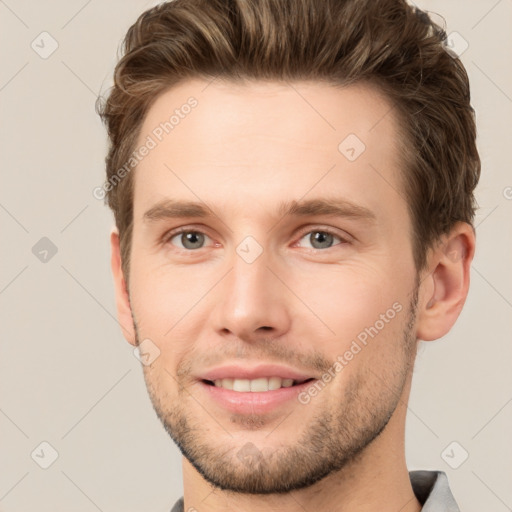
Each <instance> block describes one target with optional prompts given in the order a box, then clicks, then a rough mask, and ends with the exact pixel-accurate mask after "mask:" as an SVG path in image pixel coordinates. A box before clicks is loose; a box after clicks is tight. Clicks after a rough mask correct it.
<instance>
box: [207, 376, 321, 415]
mask: <svg viewBox="0 0 512 512" xmlns="http://www.w3.org/2000/svg"><path fill="white" fill-rule="evenodd" d="M315 382H316V380H310V381H307V382H303V383H302V384H297V385H296V386H290V387H289V388H279V389H274V390H272V391H255V392H253V391H246V392H244V391H233V390H231V389H224V388H221V387H217V386H213V385H211V384H207V383H206V382H203V381H200V382H199V384H200V385H201V386H202V387H203V388H204V389H205V391H206V392H207V393H209V396H210V397H211V398H212V399H213V400H214V401H215V402H217V403H218V404H219V405H220V406H222V407H223V408H224V409H227V410H229V411H231V412H235V413H239V414H264V413H267V412H270V411H272V410H273V409H275V408H276V407H278V406H280V405H283V404H285V403H287V402H290V401H292V400H295V401H297V402H299V400H298V398H297V396H298V395H299V393H301V392H302V391H304V390H306V389H307V388H308V387H309V386H311V385H312V384H314V383H315Z"/></svg>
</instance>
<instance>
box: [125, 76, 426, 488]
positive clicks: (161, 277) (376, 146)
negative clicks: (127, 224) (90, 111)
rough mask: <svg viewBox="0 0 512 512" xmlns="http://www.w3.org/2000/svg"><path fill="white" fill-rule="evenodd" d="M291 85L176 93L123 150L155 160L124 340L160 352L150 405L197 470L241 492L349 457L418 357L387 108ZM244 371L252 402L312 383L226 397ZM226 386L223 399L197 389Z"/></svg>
mask: <svg viewBox="0 0 512 512" xmlns="http://www.w3.org/2000/svg"><path fill="white" fill-rule="evenodd" d="M292 85H293V87H292V86H291V85H286V84H277V83H261V82H259V83H253V84H251V85H244V86H242V85H234V84H232V83H220V82H213V83H211V84H210V85H208V86H207V82H203V81H199V80H197V81H196V80H194V81H188V82H185V83H183V84H181V85H179V86H177V87H175V88H173V89H171V90H169V91H168V92H166V93H164V94H163V95H161V96H160V97H159V98H158V99H157V100H156V102H155V103H154V104H153V105H152V108H151V109H150V111H149V113H148V115H147V117H146V118H145V120H144V123H143V126H142V130H141V133H140V136H139V141H138V145H137V147H139V146H141V145H143V144H147V145H148V146H151V148H150V150H149V151H148V154H147V156H145V157H144V158H143V159H142V161H141V162H140V164H139V165H138V168H137V170H136V174H135V176H134V178H135V183H134V185H135V193H134V227H133V241H132V242H133V243H132V253H131V270H130V287H129V292H130V303H131V307H132V315H133V319H134V321H135V323H136V327H137V342H138V343H141V342H142V341H143V340H146V341H144V344H143V347H144V346H145V347H146V348H148V352H149V353H150V354H151V353H153V354H157V353H158V350H159V351H160V354H159V356H158V357H157V358H156V359H154V361H153V362H152V363H151V365H147V366H144V375H145V379H146V383H147V386H148V390H149V394H150V397H151V400H152V402H153V405H154V408H155V410H156V412H157V414H158V416H159V418H160V419H161V421H162V422H163V424H164V426H165V428H166V429H167V431H168V432H169V434H170V435H171V437H172V438H173V439H174V441H175V442H176V443H177V444H178V446H179V447H180V448H181V450H182V451H183V453H184V454H185V456H186V457H187V459H188V460H189V461H190V462H191V463H192V464H193V465H194V467H195V468H196V469H197V470H198V471H199V473H200V474H201V475H202V476H203V477H204V478H205V479H206V480H208V481H209V482H211V483H213V484H215V485H218V486H220V487H223V488H226V489H231V490H235V491H241V492H252V493H271V492H285V491H287V490H292V489H297V488H301V487H305V486H308V485H311V484H312V483H314V482H315V481H317V480H318V479H320V478H322V477H324V476H326V475H328V474H329V473H331V472H333V471H335V470H338V469H340V468H342V467H343V466H344V465H345V464H346V463H347V462H349V461H351V460H354V458H355V456H356V455H358V454H360V453H362V450H364V448H365V447H366V446H367V445H368V444H369V443H370V442H371V441H372V440H373V439H375V438H376V436H377V435H378V434H379V433H380V432H381V431H382V430H383V429H384V428H385V427H386V425H387V423H388V421H389V419H390V417H391V416H392V415H393V413H394V412H395V410H396V407H397V404H398V403H399V400H400V398H404V396H405V395H406V394H407V381H408V376H409V375H410V370H411V365H412V362H413V359H414V355H415V349H416V336H415V317H414V313H415V299H416V296H417V295H416V292H417V287H416V284H417V281H416V279H417V273H416V271H415V267H414V261H413V256H412V246H411V221H410V218H409V215H408V211H407V205H406V202H405V200H404V195H403V193H402V188H401V185H400V179H399V173H400V172H401V161H400V154H399V152H398V149H397V144H396V142H397V137H398V134H397V128H396V124H395V122H396V121H395V118H394V116H393V114H392V112H391V111H390V105H389V104H388V103H387V102H386V101H385V100H384V99H383V98H382V96H380V95H379V94H378V93H377V92H376V91H375V90H373V89H371V88H369V87H365V86H351V87H348V88H345V89H336V88H334V87H330V86H328V85H325V84H319V83H308V84H306V83H300V84H299V83H295V84H292ZM191 96H193V97H194V98H195V99H196V100H197V104H196V105H195V106H194V107H192V108H182V106H183V105H184V104H186V103H187V99H188V98H190V97H191ZM176 109H178V110H179V112H178V113H175V110H176ZM173 114H175V115H176V117H175V118H174V120H173V121H172V122H173V127H172V129H169V125H167V129H168V131H169V133H166V132H165V130H163V128H162V126H161V125H160V123H165V122H166V121H169V118H170V117H171V116H172V115H173ZM178 117H179V121H177V118H178ZM158 127H160V129H158ZM148 137H149V139H148ZM150 139H151V140H152V141H153V142H154V143H155V144H152V143H151V142H148V141H149V140H150ZM159 139H161V140H159ZM363 144H364V146H365V147H364V146H363ZM153 146H155V147H153ZM166 201H167V204H165V202H166ZM177 202H180V204H179V205H178V203H177ZM184 202H193V203H197V206H198V207H200V208H202V209H203V210H204V213H205V214H203V215H200V211H199V209H200V208H191V207H188V208H184V207H183V206H184V205H183V203H184ZM322 202H327V203H328V204H329V205H331V206H332V205H336V206H337V207H338V208H339V210H338V211H337V213H336V212H334V211H333V210H331V209H326V208H325V205H324V206H322V205H323V203H322ZM171 203H173V204H174V209H167V210H166V209H165V206H167V207H168V206H171ZM157 206H158V207H157ZM178 206H179V207H178ZM292 206H296V207H297V206H298V207H299V208H295V209H294V211H292V212H290V213H287V211H288V209H289V208H290V207H292ZM302 206H304V207H302ZM179 230H184V233H179V232H178V231H179ZM148 340H150V341H148ZM155 346H156V347H157V348H158V350H157V349H156V347H155ZM150 357H151V356H150ZM228 365H229V366H231V368H229V369H222V367H224V366H228ZM264 365H277V366H276V367H274V368H266V369H265V368H263V366H264ZM252 370H261V371H260V372H259V373H258V372H257V371H256V372H255V373H254V372H253V373H252V374H251V373H250V372H251V371H252ZM244 371H245V372H246V373H244ZM212 372H216V373H212ZM247 372H248V373H247ZM251 375H252V376H256V377H258V380H257V381H253V382H252V385H253V389H256V390H259V389H265V388H264V387H263V388H260V387H258V386H267V382H268V381H267V380H266V379H264V377H268V378H270V377H279V376H280V375H281V376H283V377H287V376H288V378H290V376H292V377H295V379H294V380H295V381H302V380H305V379H315V380H311V381H309V382H306V383H304V384H300V385H297V384H295V385H293V386H292V387H284V388H281V389H275V390H270V391H239V390H244V389H247V388H246V387H245V386H251V382H250V383H249V384H247V379H242V377H247V376H251ZM233 377H239V378H237V379H236V380H235V381H234V382H230V380H229V379H230V378H233ZM329 377H330V378H329ZM222 378H225V379H228V380H226V381H222V382H223V383H224V384H225V385H226V386H227V387H230V386H234V387H235V389H234V390H229V389H224V388H221V387H216V386H212V384H211V383H209V382H206V381H207V380H210V381H213V380H221V379H222ZM217 384H218V383H217ZM280 384H281V385H282V381H280V380H279V379H275V378H274V379H270V385H271V387H272V386H279V385H280ZM284 384H285V385H288V384H289V381H284ZM397 410H398V409H397Z"/></svg>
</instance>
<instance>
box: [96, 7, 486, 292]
mask: <svg viewBox="0 0 512 512" xmlns="http://www.w3.org/2000/svg"><path fill="white" fill-rule="evenodd" d="M445 41H446V33H445V32H444V30H443V29H442V28H441V27H440V26H438V25H437V24H435V23H434V22H433V21H432V20H431V19H430V18H429V16H428V15H427V14H426V13H424V12H423V11H421V10H419V9H417V8H412V7H410V6H409V5H408V4H407V3H406V1H405V0H173V1H170V2H167V3H163V4H160V5H158V6H156V7H154V8H151V9H149V10H148V11H146V12H144V13H143V14H141V16H140V17H139V18H138V20H137V21H136V22H135V23H134V24H133V25H132V26H131V27H130V29H129V30H128V33H127V34H126V38H125V40H124V46H123V49H124V55H123V56H122V58H121V59H120V61H119V62H118V64H117V66H116V69H115V75H114V86H113V87H112V89H111V91H110V93H109V95H108V98H107V99H106V100H102V99H101V98H99V101H98V104H97V108H98V112H99V114H100V115H101V117H102V119H103V121H104V122H105V124H106V126H107V130H108V135H109V139H110V148H109V152H108V155H107V158H106V170H107V183H110V184H111V186H110V187H107V188H106V192H107V194H106V202H107V204H108V205H109V206H110V208H111V209H112V210H113V212H114V216H115V222H116V225H117V227H118V229H119V234H120V245H121V258H122V265H123V272H124V276H125V280H126V282H128V278H129V260H130V249H131V238H132V230H133V178H134V177H133V173H128V174H127V175H126V177H124V178H123V179H122V180H118V182H115V181H114V178H116V177H118V176H116V172H117V171H118V170H119V169H120V168H122V167H123V166H124V165H125V163H126V162H127V160H128V159H129V157H130V154H131V153H132V152H133V151H134V148H135V144H136V140H137V137H138V135H139V132H140V128H141V125H142V123H143V120H144V117H145V115H146V113H147V112H148V110H149V108H150V106H151V105H152V103H153V102H154V101H155V99H156V97H157V96H158V95H159V94H161V93H162V92H164V91H165V90H168V89H169V88H170V87H172V86H173V85H176V84H177V83H178V82H181V81H183V80H186V79H190V78H205V79H213V78H215V77H220V78H221V79H226V80H233V81H241V80H245V79H255V80H281V81H299V80H316V81H322V82H325V83H329V84H333V85H341V86H343V85H350V84H353V83H356V82H367V83H371V84H374V85H376V86H377V87H379V89H380V90H381V91H383V92H384V93H385V94H386V96H387V98H388V99H389V100H390V101H391V104H392V105H393V106H394V107H395V109H396V112H397V114H398V116H399V117H398V118H399V119H400V125H401V132H402V133H401V134H399V135H398V136H399V137H400V144H401V147H402V149H403V151H402V152H403V162H404V169H403V170H402V176H403V192H404V193H405V197H406V198H407V203H408V208H409V212H410V215H411V221H412V226H413V234H412V238H413V240H412V247H413V254H414V261H415V264H416V268H417V270H418V271H420V270H422V269H423V268H424V267H425V264H426V256H427V251H428V249H429V248H430V247H431V246H432V245H433V244H434V243H435V242H436V241H437V240H438V239H439V237H440V236H441V235H442V234H444V233H447V232H448V231H449V230H450V228H451V227H452V226H453V225H454V223H455V222H457V221H464V222H467V223H468V224H471V225H473V218H474V213H475V209H476V201H475V198H474V195H473V193H474V189H475V187H476V185H477V183H478V179H479V177H480V159H479V156H478V151H477V148H476V141H475V139H476V127H475V119H474V111H473V109H472V108H471V105H470V92H469V82H468V77H467V74H466V71H465V69H464V66H463V65H462V63H461V62H460V60H459V59H458V58H457V57H456V56H455V55H454V54H452V53H449V52H448V50H447V49H446V45H445ZM112 184H113V185H114V186H112Z"/></svg>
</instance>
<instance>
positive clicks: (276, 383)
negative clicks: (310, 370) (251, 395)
mask: <svg viewBox="0 0 512 512" xmlns="http://www.w3.org/2000/svg"><path fill="white" fill-rule="evenodd" d="M294 383H296V381H294V380H293V379H282V378H281V377H270V378H267V377H261V378H258V379H252V380H249V379H218V380H216V381H214V384H215V386H216V387H218V388H224V389H232V390H233V391H241V392H247V391H252V392H261V391H273V390H275V389H279V388H289V387H290V386H293V384H294Z"/></svg>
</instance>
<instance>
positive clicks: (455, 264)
mask: <svg viewBox="0 0 512 512" xmlns="http://www.w3.org/2000/svg"><path fill="white" fill-rule="evenodd" d="M474 252H475V233H474V230H473V228H472V226H470V225H469V224H467V223H465V222H459V223H457V224H456V225H455V226H454V228H453V229H452V230H451V231H450V233H449V234H448V235H445V236H444V237H442V240H441V243H440V244H439V246H438V247H437V248H435V249H433V250H432V251H431V253H430V255H429V256H430V257H429V260H430V261H429V266H428V268H429V269H430V272H429V273H428V274H427V276H426V277H424V278H423V280H422V283H421V286H420V296H421V297H422V300H420V301H419V303H418V304H419V305H418V308H419V309H418V322H417V337H418V338H419V339H420V340H424V341H432V340H436V339H439V338H441V337H442V336H444V335H445V334H446V333H448V332H449V331H450V329H451V328H452V327H453V325H454V324H455V321H456V320H457V318H458V317H459V315H460V312H461V311H462V308H463V306H464V303H465V301H466V297H467V294H468V291H469V275H470V269H471V262H472V260H473V256H474Z"/></svg>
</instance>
